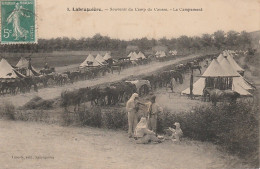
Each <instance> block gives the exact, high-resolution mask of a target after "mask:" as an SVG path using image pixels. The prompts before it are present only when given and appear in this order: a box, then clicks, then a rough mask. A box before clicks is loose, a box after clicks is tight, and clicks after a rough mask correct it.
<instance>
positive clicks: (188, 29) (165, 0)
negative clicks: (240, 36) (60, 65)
mask: <svg viewBox="0 0 260 169" xmlns="http://www.w3.org/2000/svg"><path fill="white" fill-rule="evenodd" d="M73 7H74V8H78V7H81V8H92V7H95V8H101V9H102V10H103V11H101V12H76V11H67V8H69V9H70V10H72V8H73ZM110 8H127V9H128V8H133V9H134V10H135V8H146V9H147V8H151V9H154V8H167V9H173V8H174V9H180V8H202V11H200V12H198V11H197V12H184V11H168V12H163V11H150V12H148V11H145V12H143V11H122V12H112V11H109V10H108V11H106V10H105V9H110ZM36 15H37V28H38V37H39V38H46V39H49V38H56V37H69V38H76V39H79V38H81V37H92V36H94V35H95V34H97V33H100V34H101V35H104V36H109V37H111V38H119V39H124V40H129V39H134V38H142V37H147V38H149V39H151V38H155V39H159V38H162V37H166V38H172V37H179V36H181V35H187V36H200V35H202V34H203V33H210V34H211V33H214V32H215V31H217V30H223V31H225V32H227V31H229V30H235V31H238V32H241V31H243V30H245V31H248V32H251V31H256V30H260V0H247V1H245V0H56V1H55V0H37V11H36Z"/></svg>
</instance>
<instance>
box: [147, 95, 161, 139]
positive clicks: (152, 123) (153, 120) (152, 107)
mask: <svg viewBox="0 0 260 169" xmlns="http://www.w3.org/2000/svg"><path fill="white" fill-rule="evenodd" d="M155 100H156V96H155V95H152V96H151V99H150V102H149V104H148V105H149V108H148V127H149V129H150V130H152V131H153V132H155V133H156V134H157V118H158V113H160V112H162V111H163V109H162V107H161V106H159V105H158V104H157V103H155Z"/></svg>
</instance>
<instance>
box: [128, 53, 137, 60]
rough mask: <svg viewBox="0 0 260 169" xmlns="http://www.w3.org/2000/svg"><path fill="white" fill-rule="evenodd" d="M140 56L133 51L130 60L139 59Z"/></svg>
mask: <svg viewBox="0 0 260 169" xmlns="http://www.w3.org/2000/svg"><path fill="white" fill-rule="evenodd" d="M137 59H138V56H137V54H136V53H135V52H133V53H132V56H131V57H130V60H137Z"/></svg>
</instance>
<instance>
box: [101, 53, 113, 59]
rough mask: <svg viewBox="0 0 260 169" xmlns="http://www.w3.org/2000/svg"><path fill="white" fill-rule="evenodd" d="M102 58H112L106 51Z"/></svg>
mask: <svg viewBox="0 0 260 169" xmlns="http://www.w3.org/2000/svg"><path fill="white" fill-rule="evenodd" d="M103 59H104V60H108V59H112V57H111V56H110V55H109V54H108V53H106V54H105V56H104V57H103Z"/></svg>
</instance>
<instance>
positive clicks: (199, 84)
mask: <svg viewBox="0 0 260 169" xmlns="http://www.w3.org/2000/svg"><path fill="white" fill-rule="evenodd" d="M204 87H205V78H199V79H198V80H197V81H196V82H195V83H194V84H193V90H192V93H193V94H194V95H196V96H202V95H203V89H204ZM181 94H190V88H189V87H188V88H187V89H185V90H183V91H182V92H181Z"/></svg>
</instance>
